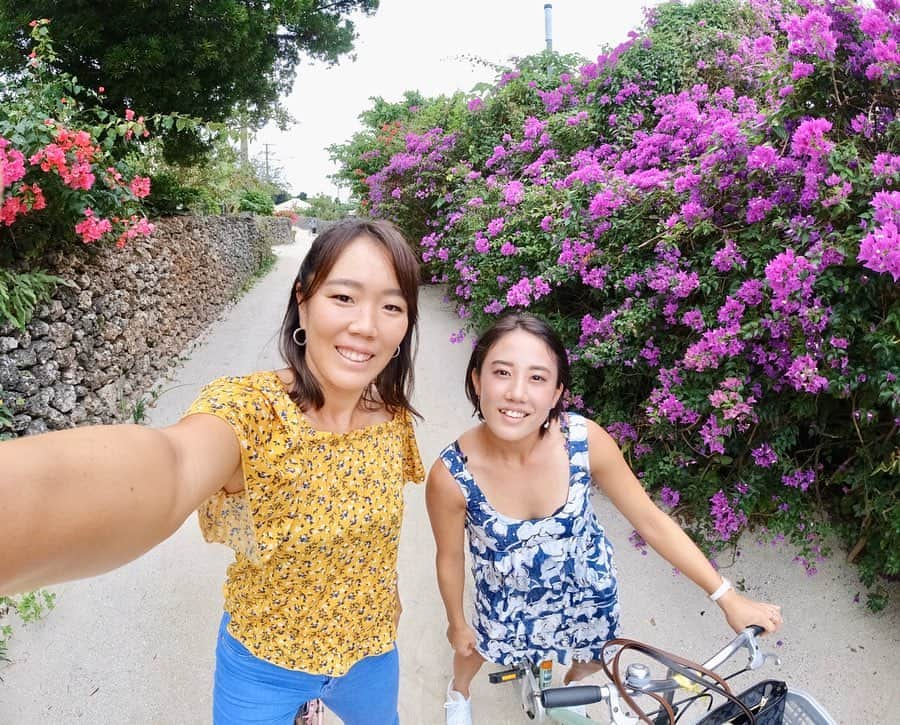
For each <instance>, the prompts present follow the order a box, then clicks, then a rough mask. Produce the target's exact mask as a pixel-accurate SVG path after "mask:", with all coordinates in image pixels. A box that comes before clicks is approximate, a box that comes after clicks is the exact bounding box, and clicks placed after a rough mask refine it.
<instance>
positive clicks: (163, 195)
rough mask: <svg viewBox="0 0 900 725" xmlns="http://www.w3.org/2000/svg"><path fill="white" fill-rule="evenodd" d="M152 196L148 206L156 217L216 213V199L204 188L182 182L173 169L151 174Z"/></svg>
mask: <svg viewBox="0 0 900 725" xmlns="http://www.w3.org/2000/svg"><path fill="white" fill-rule="evenodd" d="M150 184H151V186H150V189H151V191H150V196H148V197H147V202H146V203H147V208H148V209H149V211H150V212H151V213H152V214H153V216H156V217H165V216H175V215H177V214H215V213H217V212H218V211H219V210H218V205H217V203H216V200H215V199H214V198H212V197H211V195H210V194H209V193H208V192H207V191H206V190H205V189H203V188H198V187H195V186H188V185H186V184H182V183H181V182H180V181H179V180H178V177H177V175H176V174H174V173H172V172H171V171H160V172H159V173H157V174H152V175H151V176H150Z"/></svg>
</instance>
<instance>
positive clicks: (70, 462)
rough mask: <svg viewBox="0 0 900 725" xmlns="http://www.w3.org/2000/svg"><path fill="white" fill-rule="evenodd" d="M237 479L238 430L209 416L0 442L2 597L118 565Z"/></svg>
mask: <svg viewBox="0 0 900 725" xmlns="http://www.w3.org/2000/svg"><path fill="white" fill-rule="evenodd" d="M241 475H242V474H241V469H240V449H239V446H238V441H237V438H236V436H235V435H234V433H233V432H232V430H231V428H230V427H229V425H228V424H227V423H225V422H224V421H221V420H218V419H217V418H215V417H213V416H210V415H193V416H189V417H188V418H185V419H184V420H182V421H180V422H179V423H177V424H176V425H174V426H170V427H168V428H163V429H158V430H157V429H152V428H144V427H140V426H134V425H118V426H94V427H85V428H77V429H73V430H66V431H60V432H57V433H47V434H44V435H40V436H31V437H26V438H20V439H18V440H13V441H7V442H4V443H0V521H3V526H4V530H5V531H4V542H3V556H2V558H0V595H2V594H13V593H17V592H22V591H27V590H30V589H34V588H35V587H39V586H43V585H47V584H52V583H54V582H60V581H65V580H69V579H78V578H81V577H86V576H93V575H95V574H99V573H101V572H104V571H108V570H110V569H114V568H115V567H117V566H121V565H122V564H125V563H126V562H128V561H131V560H132V559H135V558H137V557H138V556H140V555H141V554H143V553H144V552H146V551H147V550H148V549H150V548H152V547H153V546H155V545H156V544H158V543H159V542H161V541H163V540H164V539H166V538H167V537H168V536H170V535H171V534H172V533H173V532H174V531H175V530H176V529H177V528H178V527H179V526H180V525H181V524H182V523H183V522H184V520H185V519H186V518H187V517H188V516H189V515H190V513H191V512H192V511H193V510H195V509H196V508H197V507H198V506H199V505H200V503H201V502H202V501H203V500H204V499H205V498H207V497H208V496H209V495H211V494H212V493H214V492H215V491H217V490H219V489H220V488H222V487H223V486H225V485H229V488H230V489H231V488H233V487H234V486H235V485H236V484H235V480H234V479H235V478H236V477H240V476H241ZM239 488H240V486H239V485H238V490H239Z"/></svg>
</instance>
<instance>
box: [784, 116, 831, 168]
mask: <svg viewBox="0 0 900 725" xmlns="http://www.w3.org/2000/svg"><path fill="white" fill-rule="evenodd" d="M830 130H831V121H829V120H828V119H825V118H808V119H806V120H805V121H802V122H801V123H800V125H799V126H797V130H796V131H794V135H793V136H792V137H791V153H792V154H793V155H794V156H809V157H812V158H818V157H820V156H823V155H825V154H827V153H829V152H830V151H831V149H833V148H834V144H833V143H832V142H831V141H829V140H828V139H826V138H825V134H826V133H828V132H829V131H830Z"/></svg>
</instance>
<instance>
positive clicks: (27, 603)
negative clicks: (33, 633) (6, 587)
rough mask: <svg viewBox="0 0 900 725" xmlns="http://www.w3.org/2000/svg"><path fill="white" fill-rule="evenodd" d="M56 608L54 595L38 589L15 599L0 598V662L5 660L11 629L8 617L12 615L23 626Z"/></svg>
mask: <svg viewBox="0 0 900 725" xmlns="http://www.w3.org/2000/svg"><path fill="white" fill-rule="evenodd" d="M55 606H56V594H54V593H52V592H48V591H46V590H44V589H39V590H38V591H36V592H29V593H28V594H20V595H19V596H15V597H2V596H0V660H5V659H7V656H6V655H7V651H8V648H9V640H10V637H12V633H13V628H12V625H11V624H10V623H9V617H10V615H11V614H12V613H14V614H15V615H16V616H17V618H18V619H19V620H20V621H21V622H22V623H24V624H28V623H29V622H36V621H38V620H39V619H41V618H42V617H44V616H45V615H46V614H47V613H48V612H50V611H51V610H52V609H53V608H54V607H55Z"/></svg>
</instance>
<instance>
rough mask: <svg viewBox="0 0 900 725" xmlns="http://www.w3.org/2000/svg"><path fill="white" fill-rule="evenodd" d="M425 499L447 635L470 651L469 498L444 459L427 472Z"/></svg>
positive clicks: (456, 645) (464, 652)
mask: <svg viewBox="0 0 900 725" xmlns="http://www.w3.org/2000/svg"><path fill="white" fill-rule="evenodd" d="M425 502H426V505H427V507H428V518H429V520H430V521H431V532H432V533H433V534H434V542H435V544H436V546H437V555H436V557H435V565H436V567H437V579H438V589H440V592H441V599H442V600H443V601H444V609H445V610H446V612H447V623H448V628H447V638H448V639H449V640H450V644H451V645H453V648H454V649H455V650H457V651H459V650H460V649H462V650H463V651H462V652H460V654H468V653H469V651H470V650H471V648H472V647H474V636H470V635H469V634H468V633H469V627H468V624H467V623H466V617H465V613H464V612H463V591H464V589H465V576H466V573H465V564H466V554H465V539H466V537H465V528H466V500H465V498H464V497H463V495H462V492H461V491H460V490H459V487H458V486H457V485H456V481H454V480H453V476H452V475H451V474H450V472H449V471H448V470H447V467H446V466H445V465H444V464H443V462H442V461H440V460H438V461H436V462H435V464H434V465H433V466H432V467H431V471H429V473H428V480H427V482H426V484H425Z"/></svg>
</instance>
